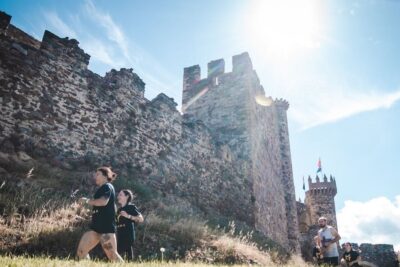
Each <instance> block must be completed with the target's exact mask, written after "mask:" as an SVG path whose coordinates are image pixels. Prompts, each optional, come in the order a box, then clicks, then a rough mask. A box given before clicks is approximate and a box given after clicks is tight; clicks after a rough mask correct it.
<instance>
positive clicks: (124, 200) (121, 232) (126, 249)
mask: <svg viewBox="0 0 400 267" xmlns="http://www.w3.org/2000/svg"><path fill="white" fill-rule="evenodd" d="M132 200H133V193H132V191H131V190H128V189H123V190H121V191H120V192H119V194H118V203H119V204H120V205H121V207H120V208H119V209H118V212H117V244H118V246H117V248H118V253H119V254H120V255H122V256H124V257H127V258H128V260H133V242H134V241H135V224H136V223H141V222H143V216H142V214H140V212H139V210H138V209H137V208H136V206H135V205H134V204H132V203H131V202H132Z"/></svg>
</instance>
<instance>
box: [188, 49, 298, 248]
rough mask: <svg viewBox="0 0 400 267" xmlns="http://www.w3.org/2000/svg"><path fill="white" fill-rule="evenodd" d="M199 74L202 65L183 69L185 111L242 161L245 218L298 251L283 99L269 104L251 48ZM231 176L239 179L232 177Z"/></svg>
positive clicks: (294, 203) (238, 161) (284, 102)
mask: <svg viewBox="0 0 400 267" xmlns="http://www.w3.org/2000/svg"><path fill="white" fill-rule="evenodd" d="M207 73H208V75H207V77H206V78H203V79H201V77H200V67H199V66H198V65H195V66H192V67H188V68H185V69H184V81H183V99H182V112H183V113H184V114H188V115H190V116H193V117H194V118H196V119H198V120H201V121H203V122H204V124H205V125H206V126H207V128H208V129H209V130H210V133H211V135H212V137H213V139H214V140H215V141H216V143H218V144H220V145H226V146H228V147H229V149H230V151H231V152H232V153H233V158H234V160H236V161H237V164H240V169H241V174H240V175H241V176H242V177H243V178H240V179H245V180H246V182H245V184H246V185H247V186H248V187H246V188H242V191H243V192H246V194H248V195H249V198H248V201H249V202H247V203H244V204H246V205H248V206H249V207H251V209H250V210H248V211H247V213H246V216H244V220H245V221H246V222H247V223H248V224H249V225H253V226H254V227H255V228H256V229H258V230H260V231H261V232H263V233H264V234H266V235H267V236H269V237H270V238H272V239H273V240H275V241H276V242H278V243H280V244H282V245H283V246H285V247H287V248H290V249H293V250H295V251H298V249H299V245H298V244H299V243H298V237H299V231H298V228H297V210H296V200H295V191H294V185H293V172H292V165H291V164H292V163H291V154H290V145H289V131H288V125H287V109H288V107H289V104H288V102H287V101H285V100H282V99H280V100H275V101H271V102H270V103H269V104H265V105H264V104H260V103H258V102H257V98H258V97H259V96H262V97H265V92H264V88H263V87H262V85H261V84H260V80H259V78H258V75H257V73H256V71H255V70H254V69H253V65H252V62H251V59H250V56H249V54H248V53H247V52H245V53H242V54H239V55H235V56H233V57H232V72H227V73H226V72H225V62H224V61H223V59H217V60H214V61H211V62H210V63H208V72H207ZM232 179H236V178H234V177H232Z"/></svg>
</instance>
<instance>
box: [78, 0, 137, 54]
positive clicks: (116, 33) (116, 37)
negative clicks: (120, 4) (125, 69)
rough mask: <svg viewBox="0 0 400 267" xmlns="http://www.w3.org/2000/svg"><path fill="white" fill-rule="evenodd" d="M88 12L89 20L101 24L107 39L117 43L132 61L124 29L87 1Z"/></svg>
mask: <svg viewBox="0 0 400 267" xmlns="http://www.w3.org/2000/svg"><path fill="white" fill-rule="evenodd" d="M85 9H86V12H87V13H88V15H89V18H91V19H92V20H94V21H95V22H97V23H99V24H100V25H101V26H102V27H103V28H104V29H105V30H106V32H107V38H108V39H109V40H111V41H113V42H115V43H116V44H117V45H118V46H119V47H120V49H122V52H123V54H124V56H125V57H126V58H127V59H128V60H129V61H130V60H131V58H130V55H129V50H128V47H129V45H128V42H127V40H126V37H125V34H124V33H123V31H122V29H121V28H120V27H119V26H118V25H117V24H116V23H115V22H114V20H113V19H112V17H111V16H110V14H108V13H104V12H101V11H100V10H99V9H97V8H96V7H95V5H94V3H93V2H92V1H91V0H87V1H86V4H85Z"/></svg>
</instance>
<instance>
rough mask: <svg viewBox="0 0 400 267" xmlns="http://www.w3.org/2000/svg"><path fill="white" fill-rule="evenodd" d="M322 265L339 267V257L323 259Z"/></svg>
mask: <svg viewBox="0 0 400 267" xmlns="http://www.w3.org/2000/svg"><path fill="white" fill-rule="evenodd" d="M324 263H327V264H330V265H333V266H337V265H339V257H324Z"/></svg>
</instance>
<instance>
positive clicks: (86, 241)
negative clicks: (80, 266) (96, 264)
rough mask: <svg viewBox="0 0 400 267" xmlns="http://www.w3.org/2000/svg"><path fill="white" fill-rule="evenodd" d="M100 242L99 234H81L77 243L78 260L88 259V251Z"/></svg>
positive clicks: (89, 232)
mask: <svg viewBox="0 0 400 267" xmlns="http://www.w3.org/2000/svg"><path fill="white" fill-rule="evenodd" d="M99 241H100V234H98V233H96V232H95V231H88V232H86V233H84V234H83V236H82V237H81V240H80V241H79V245H78V249H77V251H76V255H77V256H78V259H80V260H82V259H90V257H89V251H91V250H92V249H93V248H94V247H95V246H96V245H97V244H98V243H99Z"/></svg>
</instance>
